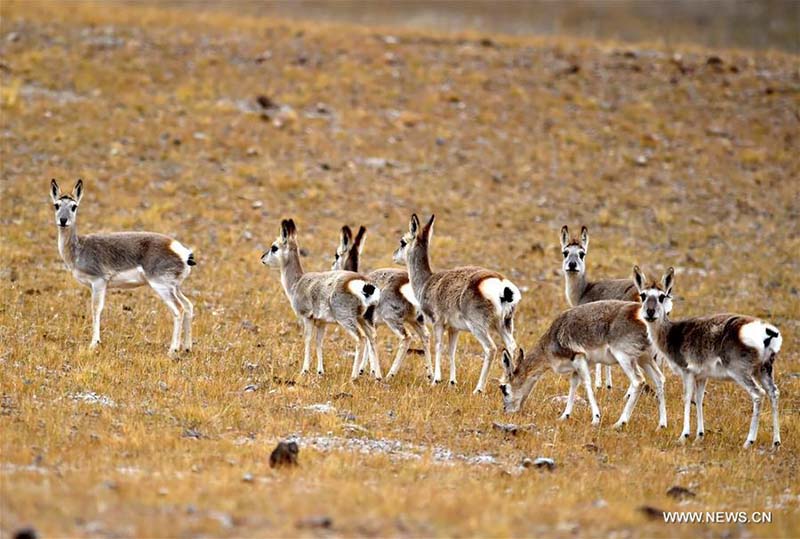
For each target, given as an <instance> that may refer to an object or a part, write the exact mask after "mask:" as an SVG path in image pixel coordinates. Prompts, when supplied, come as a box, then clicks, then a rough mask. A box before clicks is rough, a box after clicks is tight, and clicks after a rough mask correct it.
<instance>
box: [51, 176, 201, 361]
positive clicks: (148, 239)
mask: <svg viewBox="0 0 800 539" xmlns="http://www.w3.org/2000/svg"><path fill="white" fill-rule="evenodd" d="M82 197H83V181H82V180H78V183H77V184H76V185H75V188H74V189H73V190H72V194H62V193H61V189H60V188H59V187H58V183H56V181H55V180H52V181H51V182H50V198H51V199H52V200H53V208H54V210H55V219H56V225H57V226H58V252H59V254H61V258H62V259H63V260H64V263H65V264H66V265H67V267H68V268H69V270H70V271H71V272H72V275H73V276H74V277H75V279H77V280H78V282H79V283H81V284H83V285H86V286H88V287H89V288H90V289H91V290H92V341H91V345H90V346H91V347H92V348H94V347H96V346H97V345H98V344H100V315H101V314H102V312H103V306H104V305H105V299H106V290H107V289H109V288H134V287H137V286H143V285H149V286H150V287H151V288H152V289H153V290H155V292H156V294H158V296H159V297H160V298H161V299H162V300H163V301H164V303H166V304H167V307H169V310H170V312H171V313H172V316H173V319H174V325H173V330H172V342H171V343H170V346H169V351H170V354H174V353H175V352H177V351H178V350H179V349H180V348H181V328H183V349H184V350H186V351H189V350H191V349H192V317H193V314H194V308H193V306H192V302H191V301H189V300H188V299H187V298H186V296H184V295H183V292H181V289H180V285H181V283H182V282H183V280H184V279H186V277H188V276H189V273H190V272H191V267H192V266H194V265H195V261H194V254H193V253H192V251H191V250H189V249H187V248H186V247H184V246H183V245H182V244H181V243H180V242H178V241H177V240H174V239H172V238H170V237H168V236H164V235H162V234H156V233H153V232H113V233H106V234H89V235H87V236H79V235H78V229H77V217H78V207H79V206H80V203H81V198H82Z"/></svg>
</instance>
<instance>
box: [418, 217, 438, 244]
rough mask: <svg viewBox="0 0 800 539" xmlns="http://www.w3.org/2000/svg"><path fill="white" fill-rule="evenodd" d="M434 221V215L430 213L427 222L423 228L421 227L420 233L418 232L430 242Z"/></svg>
mask: <svg viewBox="0 0 800 539" xmlns="http://www.w3.org/2000/svg"><path fill="white" fill-rule="evenodd" d="M434 221H436V216H435V215H431V218H430V219H428V222H427V223H425V228H423V229H422V233H421V234H420V236H421V237H423V238H425V241H427V242H430V241H431V238H432V237H433V223H434Z"/></svg>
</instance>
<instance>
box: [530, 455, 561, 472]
mask: <svg viewBox="0 0 800 539" xmlns="http://www.w3.org/2000/svg"><path fill="white" fill-rule="evenodd" d="M533 466H534V467H535V468H539V469H543V470H554V469H555V467H556V461H554V460H553V459H551V458H547V457H536V459H534V461H533Z"/></svg>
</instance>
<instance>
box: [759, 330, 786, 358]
mask: <svg viewBox="0 0 800 539" xmlns="http://www.w3.org/2000/svg"><path fill="white" fill-rule="evenodd" d="M764 332H765V333H766V338H765V339H764V350H765V351H766V352H767V354H770V353H772V355H773V356H775V355H777V354H778V352H780V351H781V344H783V337H781V332H780V331H778V328H776V327H775V326H766V327H765V328H764Z"/></svg>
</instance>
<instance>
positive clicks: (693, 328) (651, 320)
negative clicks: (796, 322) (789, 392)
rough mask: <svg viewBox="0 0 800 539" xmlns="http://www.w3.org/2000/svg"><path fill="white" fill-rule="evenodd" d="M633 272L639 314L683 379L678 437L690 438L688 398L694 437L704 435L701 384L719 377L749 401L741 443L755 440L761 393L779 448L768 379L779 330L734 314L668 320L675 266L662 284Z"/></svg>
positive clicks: (773, 396) (775, 391) (773, 395)
mask: <svg viewBox="0 0 800 539" xmlns="http://www.w3.org/2000/svg"><path fill="white" fill-rule="evenodd" d="M633 271H634V281H635V283H636V287H637V288H638V289H639V293H640V294H641V311H640V315H639V317H640V318H641V319H642V320H644V322H645V323H646V324H647V331H648V333H649V335H650V340H651V341H652V342H653V344H654V345H655V347H656V348H657V349H658V352H659V353H660V354H661V355H663V356H664V357H665V358H666V359H667V361H669V363H670V365H671V366H672V367H673V368H674V369H675V370H676V371H677V372H678V373H680V375H681V378H683V430H682V431H681V437H680V441H681V442H685V441H686V439H688V438H689V431H690V429H691V406H692V396H694V401H695V404H696V405H697V439H698V440H700V439H702V438H703V436H705V427H704V425H703V396H704V393H705V390H706V382H707V381H708V379H709V378H721V379H727V380H733V381H734V382H736V383H737V384H739V385H740V386H742V387H743V388H744V390H745V391H747V394H748V395H750V398H751V399H752V400H753V415H752V417H751V419H750V430H749V432H748V433H747V438H746V439H745V442H744V447H745V448H748V447H750V446H752V445H753V444H754V443H755V441H756V435H757V434H758V416H759V413H760V412H761V401H762V400H763V398H764V394H765V393H766V394H767V395H768V396H769V400H770V404H771V406H772V443H773V445H774V446H775V447H777V446H779V445H780V444H781V428H780V421H779V419H778V396H779V392H778V388H777V386H776V385H775V382H774V380H773V377H772V370H773V364H774V362H775V359H776V358H777V356H778V352H780V350H781V342H782V341H783V339H782V338H781V334H780V332H779V331H778V328H776V327H775V326H773V325H772V324H769V323H767V322H764V321H763V320H759V319H758V318H753V317H751V316H743V315H739V314H713V315H710V316H697V317H694V318H685V319H683V320H678V321H675V322H673V321H671V320H670V319H669V306H670V305H671V303H672V290H673V286H674V284H675V272H674V270H673V269H672V268H669V269H668V270H667V273H665V274H664V276H663V277H662V279H661V283H656V282H650V283H648V282H647V279H646V278H645V276H644V273H642V271H641V270H640V269H639V267H638V266H636V267H634V268H633ZM695 391H696V393H695Z"/></svg>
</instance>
